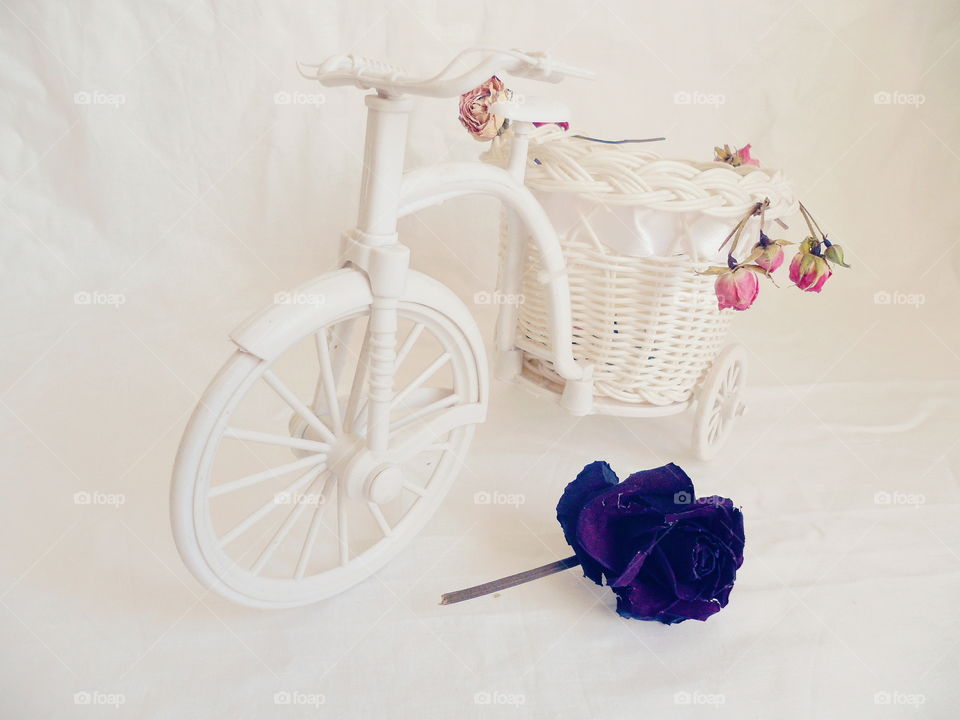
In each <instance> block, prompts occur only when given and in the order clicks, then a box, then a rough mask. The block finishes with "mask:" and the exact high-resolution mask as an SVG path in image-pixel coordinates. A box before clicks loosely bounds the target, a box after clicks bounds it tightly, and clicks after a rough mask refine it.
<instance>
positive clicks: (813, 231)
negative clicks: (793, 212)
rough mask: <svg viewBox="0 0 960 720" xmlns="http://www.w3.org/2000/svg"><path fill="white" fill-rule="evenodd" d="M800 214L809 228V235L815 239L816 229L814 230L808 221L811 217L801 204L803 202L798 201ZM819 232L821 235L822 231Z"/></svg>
mask: <svg viewBox="0 0 960 720" xmlns="http://www.w3.org/2000/svg"><path fill="white" fill-rule="evenodd" d="M800 214H801V215H803V219H804V220H806V221H807V228H808V229H809V230H810V237H812V238H813V239H814V240H816V239H817V231H816V230H814V229H813V225H811V224H810V221H811V220H812V219H813V218H812V217H810V213H809V212H808V211H807V209H806V208H805V207H804V206H803V203H800ZM820 234H821V235H822V234H823V233H820Z"/></svg>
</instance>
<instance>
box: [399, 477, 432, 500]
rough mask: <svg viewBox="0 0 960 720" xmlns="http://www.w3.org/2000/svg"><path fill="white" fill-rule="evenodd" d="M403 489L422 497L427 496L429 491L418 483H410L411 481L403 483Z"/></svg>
mask: <svg viewBox="0 0 960 720" xmlns="http://www.w3.org/2000/svg"><path fill="white" fill-rule="evenodd" d="M403 488H404V489H405V490H409V491H410V492H412V493H413V494H414V495H419V496H420V497H424V496H425V495H426V494H427V489H426V488H425V487H421V486H419V485H417V484H416V483H412V482H410V481H409V480H404V481H403Z"/></svg>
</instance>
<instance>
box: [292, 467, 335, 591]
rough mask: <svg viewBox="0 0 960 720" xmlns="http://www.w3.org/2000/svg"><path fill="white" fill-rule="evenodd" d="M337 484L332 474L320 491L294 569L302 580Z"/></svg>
mask: <svg viewBox="0 0 960 720" xmlns="http://www.w3.org/2000/svg"><path fill="white" fill-rule="evenodd" d="M335 486H336V481H334V482H331V476H329V475H328V476H327V478H326V479H325V481H324V485H323V490H322V491H321V493H320V502H319V504H318V505H317V507H315V508H314V510H313V516H312V517H311V518H310V527H309V528H307V537H306V539H305V540H304V541H303V546H302V547H301V548H300V557H299V558H297V569H296V570H295V571H294V577H296V579H297V580H301V579H302V578H303V575H304V573H305V572H306V570H307V565H308V564H309V562H310V556H311V555H312V554H313V548H314V547H315V546H316V543H317V535H318V534H319V533H320V528H321V527H322V526H323V523H322V520H323V511H324V509H325V508H326V507H327V505H328V504H329V502H330V495H331V494H332V492H333V488H334V487H335Z"/></svg>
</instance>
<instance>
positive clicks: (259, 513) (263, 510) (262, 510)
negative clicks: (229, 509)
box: [220, 465, 326, 547]
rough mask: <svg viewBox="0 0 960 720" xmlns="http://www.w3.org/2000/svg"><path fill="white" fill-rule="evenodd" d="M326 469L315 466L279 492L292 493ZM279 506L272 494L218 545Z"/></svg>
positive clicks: (242, 532) (225, 543) (249, 526)
mask: <svg viewBox="0 0 960 720" xmlns="http://www.w3.org/2000/svg"><path fill="white" fill-rule="evenodd" d="M325 470H326V465H320V466H318V467H315V468H313V469H311V470H309V471H308V472H306V473H305V474H303V475H301V476H300V477H299V478H297V479H296V480H294V481H293V482H292V483H291V484H290V485H288V486H287V487H286V488H284V489H283V491H282V492H281V493H280V494H293V493H295V492H297V491H298V490H299V489H300V488H302V487H303V486H304V485H307V484H308V483H311V482H313V481H314V480H315V479H316V477H317V475H319V474H320V473H322V472H324V471H325ZM278 507H280V506H279V505H278V504H277V496H276V495H274V496H273V497H271V498H270V499H269V500H267V502H265V503H264V504H263V505H261V506H260V507H259V508H257V509H256V510H254V511H253V512H252V513H250V514H249V515H247V517H245V518H244V519H243V520H241V521H240V522H239V523H237V524H236V525H235V526H234V527H233V528H231V529H230V531H229V532H227V533H226V534H225V535H224V536H223V537H222V538H220V547H226V546H227V545H229V544H230V543H232V542H233V541H234V540H236V539H237V538H238V537H240V536H241V535H243V534H244V533H245V532H246V531H247V530H249V529H250V528H251V527H253V526H254V525H256V524H257V522H259V521H260V520H261V519H263V518H264V517H266V516H267V515H269V514H270V513H271V512H273V511H274V510H276V509H277V508H278Z"/></svg>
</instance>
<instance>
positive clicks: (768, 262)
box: [750, 230, 786, 273]
mask: <svg viewBox="0 0 960 720" xmlns="http://www.w3.org/2000/svg"><path fill="white" fill-rule="evenodd" d="M783 245H786V243H785V242H784V241H783V240H771V239H770V238H769V237H767V234H766V233H765V232H763V230H761V231H760V240H759V242H757V244H756V245H754V246H753V252H752V253H751V254H750V260H751V261H752V262H755V263H756V264H757V265H759V266H760V267H762V268H763V269H764V270H766V271H767V272H768V273H772V272H773V271H774V270H776V269H777V268H778V267H780V266H781V265H783Z"/></svg>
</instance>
